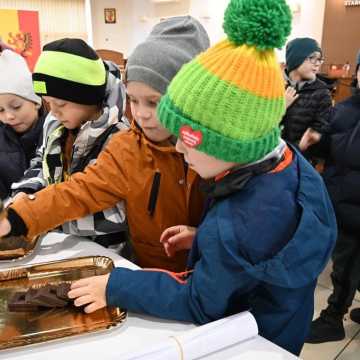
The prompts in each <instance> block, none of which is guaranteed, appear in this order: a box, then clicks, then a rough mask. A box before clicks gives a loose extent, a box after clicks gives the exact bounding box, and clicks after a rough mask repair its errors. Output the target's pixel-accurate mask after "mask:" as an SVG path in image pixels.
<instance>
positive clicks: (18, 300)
mask: <svg viewBox="0 0 360 360" xmlns="http://www.w3.org/2000/svg"><path fill="white" fill-rule="evenodd" d="M25 297H26V292H25V291H21V292H17V293H15V294H14V295H13V296H12V297H11V299H10V300H9V301H8V310H9V311H16V312H27V311H38V310H40V308H39V306H37V305H34V304H30V303H28V302H27V301H26V299H25Z"/></svg>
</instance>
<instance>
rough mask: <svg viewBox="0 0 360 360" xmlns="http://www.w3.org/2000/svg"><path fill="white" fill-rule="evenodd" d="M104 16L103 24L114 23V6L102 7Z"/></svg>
mask: <svg viewBox="0 0 360 360" xmlns="http://www.w3.org/2000/svg"><path fill="white" fill-rule="evenodd" d="M104 18H105V24H115V23H116V9H115V8H106V9H104Z"/></svg>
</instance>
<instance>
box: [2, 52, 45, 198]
mask: <svg viewBox="0 0 360 360" xmlns="http://www.w3.org/2000/svg"><path fill="white" fill-rule="evenodd" d="M1 49H4V47H3V46H2V45H1ZM45 117H46V110H45V108H44V106H43V105H42V101H41V98H40V97H39V96H37V95H36V94H35V93H34V90H33V87H32V79H31V73H30V70H29V68H28V66H27V64H26V62H25V60H24V59H23V58H22V57H21V55H19V54H17V53H15V52H14V51H12V50H7V49H4V50H3V51H0V169H1V171H0V199H3V200H4V199H7V198H8V197H9V196H10V194H11V184H12V183H13V182H16V181H19V180H20V179H21V178H22V176H23V175H24V171H25V170H26V169H27V168H28V167H29V165H30V160H31V159H32V158H33V157H34V156H35V152H36V148H37V146H39V145H40V143H41V139H42V133H43V124H44V119H45Z"/></svg>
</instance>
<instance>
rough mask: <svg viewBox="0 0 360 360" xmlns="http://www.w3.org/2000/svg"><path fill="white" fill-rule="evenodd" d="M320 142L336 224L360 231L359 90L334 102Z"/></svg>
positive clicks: (349, 229) (325, 178)
mask: <svg viewBox="0 0 360 360" xmlns="http://www.w3.org/2000/svg"><path fill="white" fill-rule="evenodd" d="M322 143H323V144H325V145H328V150H329V152H328V158H327V162H326V165H325V171H324V174H323V176H324V180H325V183H326V185H327V187H328V190H329V194H330V196H331V199H332V201H333V205H334V208H335V211H336V215H337V220H338V224H339V226H341V227H342V228H344V229H346V230H347V231H352V232H357V233H358V232H359V231H360V221H359V219H360V191H359V186H360V89H356V90H354V94H353V96H351V97H349V98H348V99H346V100H344V101H342V102H340V103H338V104H336V106H335V107H334V109H333V111H332V116H331V122H330V127H329V131H328V134H327V135H324V136H323V139H322Z"/></svg>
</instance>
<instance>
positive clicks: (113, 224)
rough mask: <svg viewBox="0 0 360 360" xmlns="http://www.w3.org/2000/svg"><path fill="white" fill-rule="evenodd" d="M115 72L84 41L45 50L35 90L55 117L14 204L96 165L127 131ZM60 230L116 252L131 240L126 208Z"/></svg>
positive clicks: (121, 90) (47, 122)
mask: <svg viewBox="0 0 360 360" xmlns="http://www.w3.org/2000/svg"><path fill="white" fill-rule="evenodd" d="M110 65H113V64H111V63H110ZM111 70H112V67H111V68H110V67H109V64H107V63H105V62H103V61H102V60H101V59H100V58H99V57H98V55H97V54H96V52H95V51H94V50H93V49H92V48H91V47H90V46H89V45H87V44H86V43H85V41H83V40H81V39H61V40H56V41H53V42H51V43H49V44H47V45H45V46H44V48H43V51H42V53H41V55H40V57H39V59H38V61H37V63H36V65H35V69H34V73H33V86H34V89H35V92H36V93H37V95H39V96H41V97H42V98H43V99H44V100H45V101H46V102H47V103H48V105H49V107H50V112H49V114H48V116H47V118H46V120H45V124H44V132H43V141H42V143H41V146H40V147H39V148H38V150H37V153H36V156H35V157H34V158H33V159H32V161H31V166H30V167H29V169H27V171H26V172H25V174H24V176H23V178H22V179H20V180H18V181H17V182H15V183H13V184H12V196H13V198H14V201H16V199H19V198H20V197H22V196H24V195H28V194H34V193H36V192H38V191H39V190H41V189H43V188H45V187H46V186H49V185H51V184H58V183H60V182H62V181H65V180H69V179H70V178H71V177H72V176H73V175H74V174H75V173H77V172H79V171H83V170H84V169H85V167H86V166H87V165H88V164H94V163H96V159H97V157H98V155H99V153H100V152H101V150H102V149H103V148H104V146H105V145H106V144H107V142H108V141H109V139H110V138H111V136H112V135H113V134H115V133H117V132H118V131H120V130H126V129H128V127H129V124H128V121H127V119H126V118H124V117H123V110H124V106H125V89H124V86H123V84H122V82H121V79H119V78H117V77H116V76H114V74H113V72H111ZM61 229H62V231H63V232H64V233H65V234H73V235H78V236H84V237H89V238H91V239H93V240H94V241H96V242H97V243H99V244H101V245H103V246H106V247H114V248H115V249H117V248H118V245H119V243H123V242H125V240H126V238H127V222H126V214H125V206H124V203H123V202H118V203H117V204H113V206H109V207H108V208H107V209H103V211H101V212H95V213H93V214H86V216H85V217H82V218H81V219H77V220H74V221H69V222H64V223H62V227H61Z"/></svg>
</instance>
